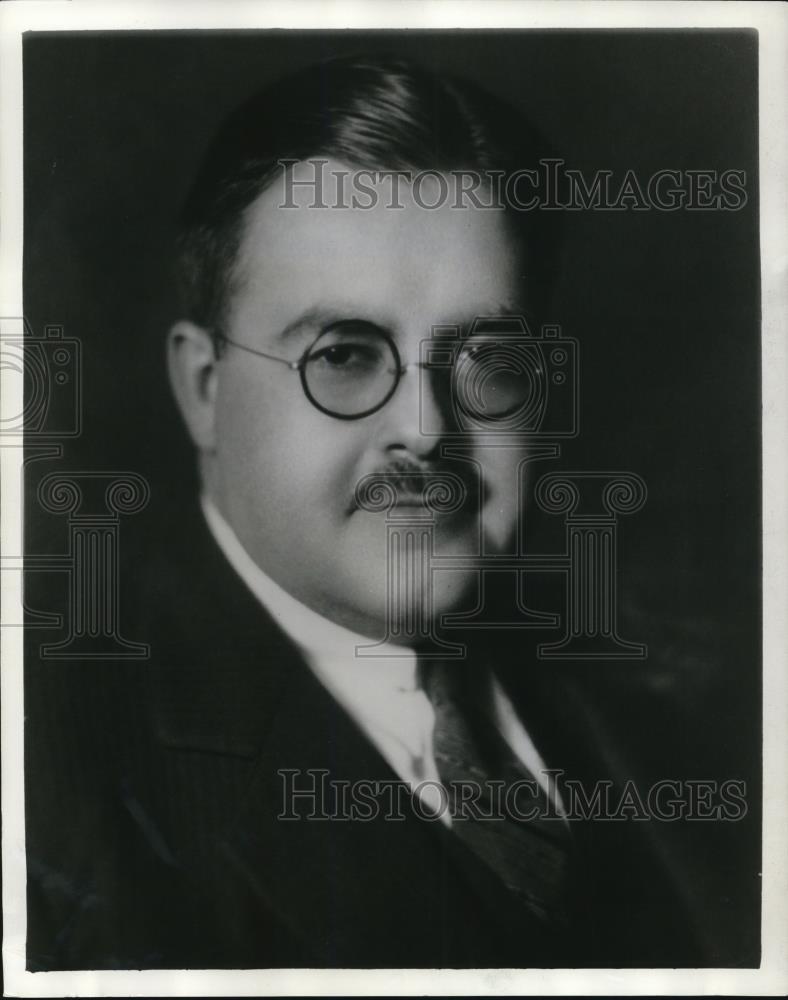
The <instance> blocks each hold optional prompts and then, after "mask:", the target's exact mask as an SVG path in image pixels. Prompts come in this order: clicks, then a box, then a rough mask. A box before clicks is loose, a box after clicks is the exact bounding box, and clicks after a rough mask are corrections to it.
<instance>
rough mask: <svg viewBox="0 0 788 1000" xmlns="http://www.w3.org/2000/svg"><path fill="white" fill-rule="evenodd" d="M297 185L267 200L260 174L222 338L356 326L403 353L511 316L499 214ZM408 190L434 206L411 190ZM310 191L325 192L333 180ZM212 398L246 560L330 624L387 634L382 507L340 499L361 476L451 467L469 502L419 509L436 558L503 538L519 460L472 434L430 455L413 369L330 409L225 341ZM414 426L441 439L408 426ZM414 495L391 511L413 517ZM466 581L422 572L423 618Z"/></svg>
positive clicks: (220, 486)
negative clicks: (313, 204)
mask: <svg viewBox="0 0 788 1000" xmlns="http://www.w3.org/2000/svg"><path fill="white" fill-rule="evenodd" d="M298 169H299V168H296V170H297V171H298ZM328 169H329V170H332V169H337V170H339V169H342V164H339V163H329V165H328ZM345 169H347V168H345ZM305 176H308V177H311V176H313V175H312V172H311V169H310V170H308V171H307V173H306V174H305ZM295 191H296V193H295V200H296V203H297V204H298V205H299V207H298V208H296V209H292V208H291V209H283V208H279V207H278V205H279V203H280V202H281V201H282V188H281V185H280V184H275V185H274V186H273V187H272V188H270V189H269V190H268V191H266V192H264V193H263V194H262V195H261V196H260V197H259V199H258V200H257V201H256V202H255V203H254V204H253V205H252V207H251V209H250V210H249V212H248V214H247V219H246V222H247V224H246V229H245V233H244V237H243V240H242V245H241V249H240V252H239V257H238V266H237V272H236V274H237V283H236V291H235V293H234V297H233V300H232V304H231V308H230V310H229V313H230V316H229V319H228V321H227V326H226V328H225V329H224V330H223V333H224V334H225V335H226V336H227V337H228V338H229V339H230V340H233V341H236V342H237V343H239V344H243V345H246V346H247V347H249V348H252V349H255V350H259V351H264V352H266V353H269V354H272V355H275V356H277V357H280V358H286V359H288V360H291V361H298V360H299V359H300V358H301V357H302V355H303V354H304V352H305V351H306V350H307V349H308V348H309V347H310V346H311V345H312V343H313V342H314V341H315V339H316V338H317V337H318V336H320V334H321V332H322V331H324V330H325V329H326V328H327V327H329V326H332V325H334V328H336V326H335V325H336V324H342V323H349V322H350V321H353V322H354V329H358V330H359V331H360V335H361V336H362V337H363V336H364V335H365V331H370V333H371V335H376V331H384V332H385V333H386V334H387V335H388V336H389V337H390V338H391V340H392V341H393V342H394V344H395V345H396V348H397V350H398V352H399V356H400V359H401V362H402V363H403V364H408V363H413V362H417V361H419V360H420V346H419V345H420V343H421V342H422V341H424V340H425V339H427V338H429V337H430V335H431V330H432V328H433V327H434V326H435V325H439V324H440V325H447V326H461V327H463V328H467V326H468V325H470V324H471V323H472V321H473V320H474V319H475V318H476V317H477V316H490V315H495V314H498V313H500V312H501V311H503V310H508V311H514V312H517V311H520V310H519V303H518V299H517V289H518V257H517V254H516V253H515V248H514V246H513V245H512V242H511V241H510V238H509V236H508V234H507V231H506V229H505V223H504V220H503V219H502V217H501V214H500V213H499V212H493V211H484V210H471V209H464V210H457V209H452V208H451V201H450V200H449V201H448V202H447V204H445V205H442V206H441V207H440V208H437V209H435V210H432V211H428V210H425V209H424V208H423V207H419V206H418V205H416V204H415V203H414V202H413V201H412V200H411V198H410V192H409V191H408V190H407V189H406V187H405V186H404V185H403V187H402V192H401V202H402V204H403V205H404V208H401V209H392V208H389V207H386V205H387V202H388V201H389V200H390V199H389V192H390V187H389V186H387V185H386V184H385V183H384V184H382V185H381V187H380V189H379V194H380V197H379V199H378V203H377V206H376V207H375V208H373V209H361V208H354V209H353V208H342V209H314V208H308V207H307V205H308V204H309V203H310V201H311V199H312V193H311V192H309V191H306V190H302V189H299V188H296V189H295ZM421 195H422V201H423V202H426V203H427V204H431V203H432V200H434V198H433V195H432V194H429V193H427V191H426V189H425V188H423V189H422V192H421ZM324 198H325V200H326V203H328V204H331V203H333V202H334V192H333V191H332V189H331V185H330V184H329V185H328V187H327V188H326V189H325V190H324ZM356 324H357V325H356ZM216 392H217V395H216V411H215V419H216V436H215V440H216V447H215V451H214V452H213V454H212V455H211V456H210V457H209V458H208V459H207V468H206V473H207V475H206V481H207V483H208V488H209V491H210V492H211V493H212V495H213V498H214V500H215V501H216V502H217V504H218V506H219V508H220V510H221V511H222V513H223V514H224V516H225V518H226V519H227V520H228V521H229V523H230V525H231V526H232V527H233V529H234V530H235V532H236V534H237V535H238V537H239V539H240V541H241V542H242V544H243V545H244V547H245V548H246V550H247V552H248V553H249V554H250V555H251V557H252V558H253V559H254V560H255V562H256V563H257V564H258V565H259V566H260V567H261V568H262V569H263V570H264V571H265V572H266V573H267V574H268V575H269V576H271V577H272V578H273V579H274V580H275V581H276V582H277V583H279V584H280V585H281V586H282V587H283V588H284V589H285V590H287V591H289V592H290V593H291V594H292V595H293V596H295V597H296V598H298V599H299V600H300V601H302V602H303V603H305V604H307V605H308V606H310V607H312V608H314V609H315V610H316V611H318V612H320V613H321V614H324V615H326V616H327V617H329V618H331V619H333V620H334V621H337V622H339V623H341V624H343V625H345V626H347V627H349V628H352V629H354V630H356V631H359V632H361V633H363V634H366V635H370V636H373V637H376V638H382V637H383V635H384V633H385V621H386V615H387V610H386V609H387V586H388V573H387V567H388V562H387V559H388V556H387V527H386V521H387V516H386V513H385V512H377V513H373V512H369V511H366V510H363V509H360V508H359V506H358V505H357V504H356V503H355V500H354V497H355V490H356V485H357V483H358V482H359V481H360V480H361V479H362V477H364V476H366V475H369V474H371V473H381V472H383V473H385V472H387V471H390V470H400V472H401V471H402V470H403V469H404V470H409V469H411V468H413V469H419V470H421V471H423V472H424V473H425V474H426V476H427V478H429V475H430V473H431V472H433V473H434V472H439V471H441V470H450V471H453V472H454V473H455V474H456V475H459V476H460V478H461V480H462V481H463V482H464V483H465V485H466V486H467V488H468V490H469V497H468V500H467V502H466V503H465V504H464V505H463V506H462V508H461V509H460V510H459V511H457V512H455V513H451V514H435V516H434V538H435V542H434V551H435V554H437V555H439V556H462V555H473V554H477V555H478V554H479V553H480V552H481V551H484V552H485V553H491V552H495V551H501V550H502V549H503V548H505V547H506V546H507V544H508V542H509V541H510V539H511V537H512V534H513V530H514V525H515V521H516V517H517V496H518V492H519V491H518V488H517V478H516V477H517V467H518V463H519V461H520V460H521V459H522V457H523V455H522V453H520V452H518V450H516V449H513V448H490V447H484V446H483V445H482V444H481V443H480V442H479V441H478V439H474V438H473V437H472V436H471V437H467V438H466V439H465V441H464V445H465V451H464V454H465V455H466V456H467V459H468V460H460V459H457V458H451V457H445V456H443V457H442V455H441V446H442V445H444V444H446V443H447V440H448V437H447V436H446V435H448V434H449V433H450V432H453V431H455V430H456V428H455V426H454V425H453V423H452V418H451V407H450V406H447V405H446V400H445V398H444V397H443V396H442V395H441V392H440V390H439V389H438V384H437V380H436V379H434V378H433V376H431V375H429V374H427V373H426V372H425V371H424V370H423V369H419V368H414V369H411V370H409V371H408V372H407V373H406V374H405V375H404V376H403V377H402V378H401V379H400V381H399V384H398V386H397V389H396V392H395V393H394V395H393V397H392V398H391V399H390V400H389V401H388V402H387V403H386V405H385V406H383V407H382V408H381V409H380V410H378V411H377V412H375V413H372V414H370V415H368V416H366V417H363V418H361V419H357V420H341V419H337V418H336V417H333V416H331V415H328V414H326V413H324V412H321V411H320V410H319V409H318V408H316V407H315V406H314V405H313V404H312V403H311V402H310V401H309V400H308V399H307V397H306V396H305V394H304V392H303V390H302V386H301V381H300V378H299V375H298V373H297V372H295V371H292V370H290V369H288V368H287V367H286V366H285V365H283V364H279V363H277V362H276V361H272V360H268V359H266V358H262V357H255V356H253V355H251V354H249V353H248V352H246V351H243V350H239V349H238V348H236V347H234V346H232V345H226V346H225V349H224V352H223V354H222V356H221V359H220V361H219V362H218V366H217V389H216ZM425 425H428V426H429V427H430V429H431V430H432V431H436V430H437V431H439V432H442V434H443V435H444V436H441V434H440V433H439V434H438V435H437V436H436V435H435V434H434V433H433V434H430V435H426V434H424V433H422V427H424V426H425ZM488 440H489V438H488ZM452 441H454V438H452ZM412 504H413V500H412V498H410V499H408V500H407V503H406V506H405V507H403V508H402V509H399V510H397V511H396V514H397V515H399V516H400V517H405V518H406V519H407V518H408V517H409V516H410V515H413V516H415V517H417V518H418V517H419V515H423V513H424V511H423V509H422V510H419V509H417V507H414V506H412ZM408 505H410V506H408ZM481 535H483V536H484V537H483V539H482V538H481ZM417 555H418V553H417ZM474 579H475V573H474V571H472V570H469V569H466V570H451V571H441V572H437V573H436V574H434V575H433V577H432V582H431V584H430V586H431V591H432V593H431V596H432V613H433V614H435V615H439V614H441V613H442V612H445V611H447V610H451V609H452V608H453V607H456V606H457V603H458V602H459V601H460V600H461V599H462V597H463V595H464V594H465V593H466V592H467V591H468V589H469V586H470V585H471V584H472V582H473V580H474ZM418 590H419V585H417V591H418ZM420 596H421V597H422V598H423V597H424V594H423V593H422V594H421V595H420ZM418 598H419V594H417V600H418Z"/></svg>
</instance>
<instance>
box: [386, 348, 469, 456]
mask: <svg viewBox="0 0 788 1000" xmlns="http://www.w3.org/2000/svg"><path fill="white" fill-rule="evenodd" d="M442 381H444V380H439V379H438V378H436V373H435V372H434V371H430V370H429V369H427V368H425V367H423V366H422V365H420V364H418V363H414V364H409V365H405V366H403V372H402V375H401V377H400V380H399V384H398V385H397V390H396V392H395V393H394V395H393V396H392V398H391V399H390V400H389V401H388V403H387V404H386V406H385V407H384V408H383V410H382V411H381V416H382V429H381V430H382V435H383V437H382V440H381V444H382V445H383V446H384V447H385V448H386V449H387V450H390V451H403V452H409V453H410V454H411V455H413V456H414V457H416V458H426V457H427V456H428V455H429V454H430V452H432V451H433V450H434V449H435V448H437V446H438V444H439V442H440V441H441V439H442V438H443V437H444V436H445V435H446V434H447V433H448V431H449V429H450V426H451V423H452V421H451V419H450V416H451V414H450V407H451V402H450V400H449V399H448V394H447V393H446V392H445V391H442V389H443V387H442V385H441V382H442Z"/></svg>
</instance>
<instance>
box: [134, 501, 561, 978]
mask: <svg viewBox="0 0 788 1000" xmlns="http://www.w3.org/2000/svg"><path fill="white" fill-rule="evenodd" d="M191 529H192V530H193V531H194V534H193V535H192V536H191V537H192V539H194V538H197V539H199V542H198V543H196V544H195V542H194V541H192V542H191V544H190V545H189V546H188V548H187V549H186V550H184V549H183V548H182V549H181V551H180V552H177V550H176V553H177V554H176V559H175V560H174V561H168V563H167V565H166V566H161V565H160V566H159V567H158V568H157V569H156V570H155V573H154V576H153V578H152V580H151V587H152V588H153V592H152V593H151V600H150V601H149V602H148V604H149V606H150V607H153V608H155V611H156V613H155V615H154V619H153V621H152V622H151V625H150V630H149V632H148V634H149V635H151V636H152V637H153V641H152V645H153V647H154V657H155V660H154V670H153V673H152V691H151V704H152V711H153V719H152V723H153V727H154V731H155V733H156V738H157V740H158V741H159V742H160V744H162V745H163V746H164V747H165V748H166V750H167V752H168V753H169V754H170V758H169V763H168V765H167V766H168V768H169V773H170V777H169V778H168V789H169V791H168V792H167V793H166V795H165V798H166V799H167V803H166V808H168V809H170V811H171V812H177V813H179V815H178V816H176V817H175V818H174V819H173V820H172V822H171V824H170V827H171V828H172V829H177V830H180V833H178V834H175V837H176V839H180V840H183V841H184V842H185V841H186V840H188V841H189V842H191V843H194V844H197V845H198V846H197V847H195V848H194V849H193V851H192V854H193V857H192V859H191V861H187V862H186V864H187V866H188V867H190V868H191V870H192V871H193V872H195V873H197V874H195V875H194V877H195V878H199V879H203V880H205V881H206V882H209V883H211V884H212V885H213V886H215V887H216V886H220V887H221V889H220V893H221V894H220V897H218V898H221V900H222V903H221V908H222V913H221V914H219V913H217V914H216V927H217V933H219V934H221V927H222V925H224V927H226V928H228V929H230V928H231V929H232V933H233V935H234V936H235V937H236V942H235V944H236V950H237V949H238V948H241V945H240V944H239V943H238V939H239V936H243V935H244V934H248V933H251V934H252V938H250V940H249V943H248V948H249V954H250V956H251V955H252V954H253V953H254V954H257V955H259V954H260V949H261V944H260V941H259V940H257V941H255V939H254V935H255V934H257V935H258V936H259V937H263V936H264V935H265V934H266V933H267V930H266V928H267V927H270V926H271V924H270V920H268V923H266V921H265V920H257V922H256V923H255V921H254V920H247V922H246V925H245V926H244V927H241V926H240V925H239V919H238V914H239V913H242V912H248V907H249V905H250V903H249V900H250V899H254V900H256V901H257V903H256V905H257V907H258V909H259V911H260V912H264V913H266V914H267V915H268V916H269V917H271V916H272V918H273V920H274V921H275V923H276V924H277V925H281V926H284V927H286V928H287V932H288V935H289V938H291V939H292V940H293V941H295V942H297V943H296V945H295V948H294V950H291V952H290V954H289V957H285V958H284V959H283V960H282V961H283V964H287V963H288V962H289V963H290V964H315V965H329V966H330V965H351V966H352V965H359V964H361V965H369V966H392V965H393V966H409V965H414V966H419V965H421V966H435V965H451V964H454V965H461V966H468V965H474V964H476V965H498V964H513V963H514V962H515V960H519V961H520V962H522V961H524V960H525V959H524V958H522V957H521V956H523V955H524V931H526V934H525V940H526V941H527V942H528V944H527V945H526V947H525V953H526V958H527V955H528V954H530V956H531V961H534V960H537V961H538V959H539V958H540V957H541V955H542V954H543V945H542V944H541V936H540V932H539V931H538V929H537V927H536V926H535V925H533V926H530V924H529V920H528V919H527V918H526V917H525V916H524V914H522V913H521V912H520V911H519V909H517V910H513V909H512V908H511V907H512V901H511V900H510V899H509V897H508V894H507V893H505V892H504V891H503V890H502V889H501V887H500V886H499V885H498V884H497V883H496V881H495V880H494V879H492V878H490V876H489V873H488V872H487V871H486V870H485V869H483V867H482V866H481V865H480V864H479V863H478V862H477V861H476V860H475V859H474V858H473V857H472V856H470V855H469V854H467V853H466V852H465V851H464V849H463V848H462V847H461V846H460V845H458V844H457V843H456V838H455V837H453V836H452V835H451V834H450V833H449V832H448V831H446V829H445V828H444V827H443V825H442V824H440V823H437V822H430V821H428V820H424V819H420V818H418V817H416V816H414V813H413V809H412V804H411V800H410V796H409V794H408V793H407V792H405V793H403V792H398V791H397V785H398V784H399V782H398V779H397V776H396V775H395V774H394V772H393V771H392V770H391V768H390V767H389V765H388V764H387V763H386V762H385V761H384V760H383V758H382V757H381V756H380V754H379V753H378V752H377V750H376V749H375V748H374V747H373V746H372V745H371V744H370V742H369V741H368V740H367V738H366V737H365V736H364V735H363V734H362V733H361V731H360V730H359V729H358V727H357V726H356V724H355V723H354V722H353V721H352V720H351V719H350V717H349V716H348V715H347V714H346V713H345V712H344V710H343V709H342V708H341V707H340V706H339V705H338V704H337V703H336V702H335V700H334V699H333V698H332V697H331V696H330V695H329V694H328V692H326V690H325V689H324V688H323V687H322V685H321V684H320V683H319V682H318V681H317V679H316V678H315V677H314V675H313V674H312V672H311V670H310V669H309V668H308V667H307V665H306V664H305V662H304V661H303V659H302V657H301V655H300V654H299V652H298V651H297V649H296V648H295V647H294V646H293V644H292V643H291V642H290V641H289V640H288V639H287V638H286V637H285V636H284V634H283V633H282V632H281V630H280V629H279V628H278V627H277V626H276V624H275V623H274V622H273V620H272V619H271V618H270V616H269V615H268V614H267V613H266V612H265V611H264V610H263V609H262V608H261V607H260V606H259V604H258V602H257V601H256V599H255V598H254V597H253V595H252V594H251V593H250V592H249V591H248V590H247V588H246V587H245V585H244V584H243V583H242V582H241V581H240V580H239V579H238V578H237V577H236V575H235V573H234V572H233V570H232V569H231V568H230V567H229V565H228V564H227V562H226V560H225V559H224V557H223V555H222V554H221V552H220V551H219V550H218V547H217V546H216V545H215V543H214V541H213V539H212V538H211V537H210V536H209V534H208V532H207V529H206V527H205V525H204V524H203V523H201V519H199V520H198V523H197V525H192V526H191ZM195 529H196V530H195ZM185 593H188V594H189V595H190V598H189V600H188V601H184V600H183V597H182V595H183V594H185ZM173 755H174V756H173ZM283 771H286V772H290V773H291V774H292V775H293V777H292V778H291V779H287V778H286V777H284V776H283V774H282V773H281V772H283ZM321 771H325V772H328V773H327V775H326V781H327V785H326V788H327V794H326V798H325V801H324V802H321V801H320V800H319V798H318V799H317V800H316V805H317V810H316V811H317V813H318V815H319V814H320V812H321V811H322V807H323V806H325V809H326V811H327V812H328V814H329V815H332V814H333V813H334V811H335V809H338V805H337V803H336V800H335V795H334V792H335V790H336V789H338V788H340V787H342V784H341V783H346V785H347V786H349V785H351V784H355V783H357V782H358V781H360V780H363V781H365V782H369V783H371V785H372V787H373V788H375V787H376V788H377V792H378V794H377V795H376V796H375V801H376V802H377V805H378V814H377V815H376V816H373V817H372V818H370V819H367V820H360V819H355V820H347V821H345V820H342V819H312V820H307V819H290V820H287V819H282V818H280V817H281V814H282V813H283V812H284V811H286V807H287V805H288V803H287V802H286V800H285V790H286V787H287V786H286V781H288V780H290V781H291V782H292V784H293V785H294V786H295V787H297V788H299V789H301V790H303V789H304V788H307V787H309V786H310V785H311V783H312V782H313V775H314V773H315V772H321ZM314 780H315V781H317V780H319V779H314ZM376 783H377V785H376ZM397 794H400V795H402V798H401V800H400V806H399V808H397V806H396V803H397V799H396V795H397ZM389 796H394V803H395V806H394V809H393V815H394V816H396V815H402V817H403V818H402V819H398V818H392V809H391V808H390V806H389V802H390V798H389ZM300 801H301V803H303V802H304V800H303V799H301V800H300ZM387 813H388V814H389V815H387ZM206 816H210V819H208V820H206V818H205V817H206ZM200 825H202V826H204V827H206V829H205V830H203V831H201V830H200V829H199V827H200ZM176 853H177V850H176ZM186 855H188V850H185V851H184V856H186ZM266 919H267V918H266ZM529 945H530V947H529ZM532 949H533V950H532ZM241 950H242V949H241ZM299 956H300V958H301V962H300V963H299ZM497 956H500V957H497ZM250 964H256V963H255V961H253V960H252V959H251V958H250ZM271 964H278V963H277V962H276V960H275V959H274V960H273V961H272V963H271Z"/></svg>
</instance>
